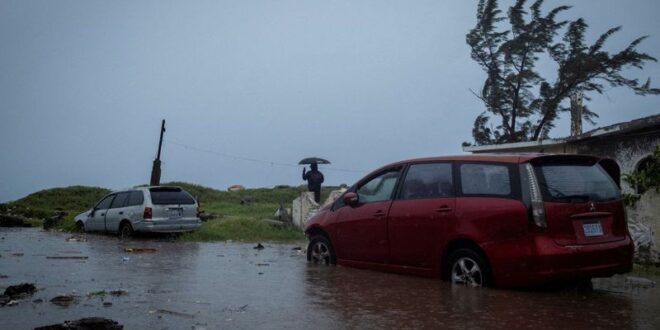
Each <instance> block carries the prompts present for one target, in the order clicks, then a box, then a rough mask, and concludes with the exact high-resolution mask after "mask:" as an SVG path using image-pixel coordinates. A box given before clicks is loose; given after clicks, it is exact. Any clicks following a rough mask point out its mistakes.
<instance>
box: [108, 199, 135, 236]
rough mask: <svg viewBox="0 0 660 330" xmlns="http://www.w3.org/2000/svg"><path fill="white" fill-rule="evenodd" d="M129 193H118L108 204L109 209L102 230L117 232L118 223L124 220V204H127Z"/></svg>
mask: <svg viewBox="0 0 660 330" xmlns="http://www.w3.org/2000/svg"><path fill="white" fill-rule="evenodd" d="M129 194H130V192H128V191H125V192H120V193H118V194H117V196H116V197H115V199H114V200H113V201H112V203H111V204H110V208H109V209H108V212H107V213H106V215H105V224H104V230H105V231H108V232H113V233H114V232H118V231H119V222H120V221H121V220H123V219H126V216H127V214H125V213H126V208H127V207H126V204H127V203H128V196H129Z"/></svg>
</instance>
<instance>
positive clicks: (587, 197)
mask: <svg viewBox="0 0 660 330" xmlns="http://www.w3.org/2000/svg"><path fill="white" fill-rule="evenodd" d="M553 198H554V199H584V200H589V199H590V198H591V197H589V195H564V194H561V195H559V196H553Z"/></svg>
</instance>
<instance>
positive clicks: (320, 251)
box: [312, 241, 330, 265]
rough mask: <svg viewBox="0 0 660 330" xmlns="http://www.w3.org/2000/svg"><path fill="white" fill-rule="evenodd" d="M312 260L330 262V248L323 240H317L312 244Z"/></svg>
mask: <svg viewBox="0 0 660 330" xmlns="http://www.w3.org/2000/svg"><path fill="white" fill-rule="evenodd" d="M312 261H313V262H315V263H320V262H322V263H324V264H326V265H327V264H329V263H330V248H329V247H328V245H326V244H325V242H320V241H317V242H315V243H314V245H312Z"/></svg>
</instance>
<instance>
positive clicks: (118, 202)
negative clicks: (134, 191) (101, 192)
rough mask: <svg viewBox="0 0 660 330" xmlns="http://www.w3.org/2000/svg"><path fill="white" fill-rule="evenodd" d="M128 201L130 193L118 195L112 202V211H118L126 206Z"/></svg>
mask: <svg viewBox="0 0 660 330" xmlns="http://www.w3.org/2000/svg"><path fill="white" fill-rule="evenodd" d="M127 201H128V192H122V193H118V194H117V197H115V199H114V200H113V201H112V205H111V206H110V208H111V209H117V208H120V207H124V206H126V202H127Z"/></svg>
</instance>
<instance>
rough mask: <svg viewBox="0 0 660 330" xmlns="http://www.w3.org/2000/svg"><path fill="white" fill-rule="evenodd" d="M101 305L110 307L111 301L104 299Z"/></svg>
mask: <svg viewBox="0 0 660 330" xmlns="http://www.w3.org/2000/svg"><path fill="white" fill-rule="evenodd" d="M103 307H112V303H111V302H109V301H104V302H103Z"/></svg>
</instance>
